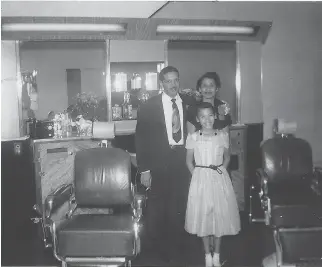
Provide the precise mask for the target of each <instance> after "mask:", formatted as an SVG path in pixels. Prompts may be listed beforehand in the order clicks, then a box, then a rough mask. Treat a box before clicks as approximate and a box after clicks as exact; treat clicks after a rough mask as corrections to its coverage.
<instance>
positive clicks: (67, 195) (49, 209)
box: [45, 184, 73, 219]
mask: <svg viewBox="0 0 322 267" xmlns="http://www.w3.org/2000/svg"><path fill="white" fill-rule="evenodd" d="M67 201H69V203H70V205H71V204H72V202H73V185H72V184H63V185H61V186H60V187H58V188H57V189H56V190H55V191H54V192H52V193H50V194H49V195H48V196H47V197H46V200H45V217H46V219H49V218H50V217H51V216H52V214H53V213H55V212H56V211H57V210H58V209H59V208H60V207H61V206H62V205H63V204H64V203H66V202H67Z"/></svg>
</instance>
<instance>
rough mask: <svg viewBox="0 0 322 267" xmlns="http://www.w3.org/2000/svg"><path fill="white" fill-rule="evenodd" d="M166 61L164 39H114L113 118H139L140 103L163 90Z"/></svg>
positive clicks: (111, 64) (112, 43) (111, 70)
mask: <svg viewBox="0 0 322 267" xmlns="http://www.w3.org/2000/svg"><path fill="white" fill-rule="evenodd" d="M164 62H165V42H164V41H142V40H133V41H132V40H111V41H110V74H111V103H112V111H113V112H112V119H113V120H128V119H136V116H137V108H138V106H139V104H140V103H141V102H144V101H146V100H147V99H148V98H149V97H151V96H153V95H156V94H158V93H159V90H160V88H159V82H158V73H159V72H160V70H161V69H162V68H163V67H164ZM129 106H130V108H129ZM129 113H130V114H129Z"/></svg>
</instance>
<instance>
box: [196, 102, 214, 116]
mask: <svg viewBox="0 0 322 267" xmlns="http://www.w3.org/2000/svg"><path fill="white" fill-rule="evenodd" d="M206 108H210V109H211V110H213V106H212V105H211V104H210V103H208V102H200V103H199V104H198V105H197V116H198V114H199V112H200V110H202V109H206Z"/></svg>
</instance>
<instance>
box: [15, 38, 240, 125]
mask: <svg viewBox="0 0 322 267" xmlns="http://www.w3.org/2000/svg"><path fill="white" fill-rule="evenodd" d="M108 47H109V60H107V54H108V52H107V51H106V50H107V49H108ZM107 64H108V65H109V68H107ZM166 64H169V65H172V66H175V67H177V68H178V69H179V71H180V87H181V89H187V88H189V89H193V90H195V89H196V82H197V80H198V78H199V77H200V76H201V75H202V74H204V73H205V72H208V71H216V72H217V73H218V74H219V76H220V78H221V82H222V88H221V90H220V92H219V97H220V98H222V99H224V100H225V101H227V102H228V103H229V105H230V107H231V113H232V118H233V121H234V122H236V86H235V85H236V84H235V77H236V42H232V41H230V42H224V41H139V40H128V41H126V40H111V41H110V42H109V45H107V44H106V42H93V41H25V42H21V44H20V68H21V72H22V73H24V72H31V71H34V70H36V71H37V88H36V90H37V93H38V99H37V102H38V103H37V106H38V107H37V108H36V109H34V116H35V118H36V119H37V120H46V119H48V116H49V115H50V113H51V112H54V113H58V112H63V111H65V110H67V109H68V108H69V107H71V106H72V105H74V104H75V103H76V101H77V98H78V97H79V96H80V95H86V94H88V95H91V96H93V97H96V98H97V99H98V101H99V110H98V114H97V119H98V120H100V121H107V120H108V114H109V113H108V111H107V106H108V102H109V101H108V98H109V97H110V98H111V104H110V105H111V106H112V107H113V106H115V105H119V106H121V105H122V103H123V101H124V92H130V94H131V100H132V102H133V106H134V108H136V107H137V106H138V101H139V100H140V97H142V96H141V95H140V94H142V92H141V91H145V92H146V93H147V94H148V96H149V97H151V96H153V95H155V94H158V93H159V92H160V90H162V88H160V85H159V82H158V73H159V72H160V70H161V69H162V67H164V66H165V65H166ZM107 69H109V70H110V71H109V73H108V72H107V71H106V70H107ZM106 75H110V81H111V82H110V86H108V83H107V82H106ZM135 75H138V76H139V77H140V80H139V82H138V83H137V84H135V82H133V80H135V78H136V77H135ZM24 96H27V95H26V94H23V97H24ZM24 101H25V99H23V102H24ZM112 119H113V118H112ZM133 119H135V116H134V118H133Z"/></svg>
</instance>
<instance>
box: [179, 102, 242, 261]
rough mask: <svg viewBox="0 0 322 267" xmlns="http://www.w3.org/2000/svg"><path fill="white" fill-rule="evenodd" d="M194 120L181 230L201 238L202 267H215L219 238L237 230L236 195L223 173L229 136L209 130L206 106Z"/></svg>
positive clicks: (210, 109)
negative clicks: (198, 125) (196, 127)
mask: <svg viewBox="0 0 322 267" xmlns="http://www.w3.org/2000/svg"><path fill="white" fill-rule="evenodd" d="M197 120H198V122H199V123H200V124H201V130H199V131H196V132H194V133H192V134H189V135H188V137H187V142H186V149H187V158H186V163H187V166H188V168H189V171H190V172H191V174H192V179H191V183H190V189H189V196H188V203H187V210H186V221H185V230H186V231H187V232H188V233H190V234H196V235H197V236H199V237H201V238H202V241H203V245H204V250H205V263H206V267H212V266H215V267H217V266H221V264H220V254H219V253H220V243H221V242H220V241H221V237H222V236H224V235H236V234H237V233H238V232H239V231H240V218H239V211H238V206H237V201H236V196H235V192H234V190H233V186H232V183H231V180H230V177H229V174H228V172H227V166H228V163H229V160H230V154H229V136H228V131H227V130H226V129H223V130H216V129H213V124H214V121H215V114H214V111H213V107H212V105H211V104H210V103H206V102H202V103H200V104H199V105H198V108H197ZM212 250H213V251H212ZM212 252H213V256H212V255H211V253H212Z"/></svg>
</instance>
